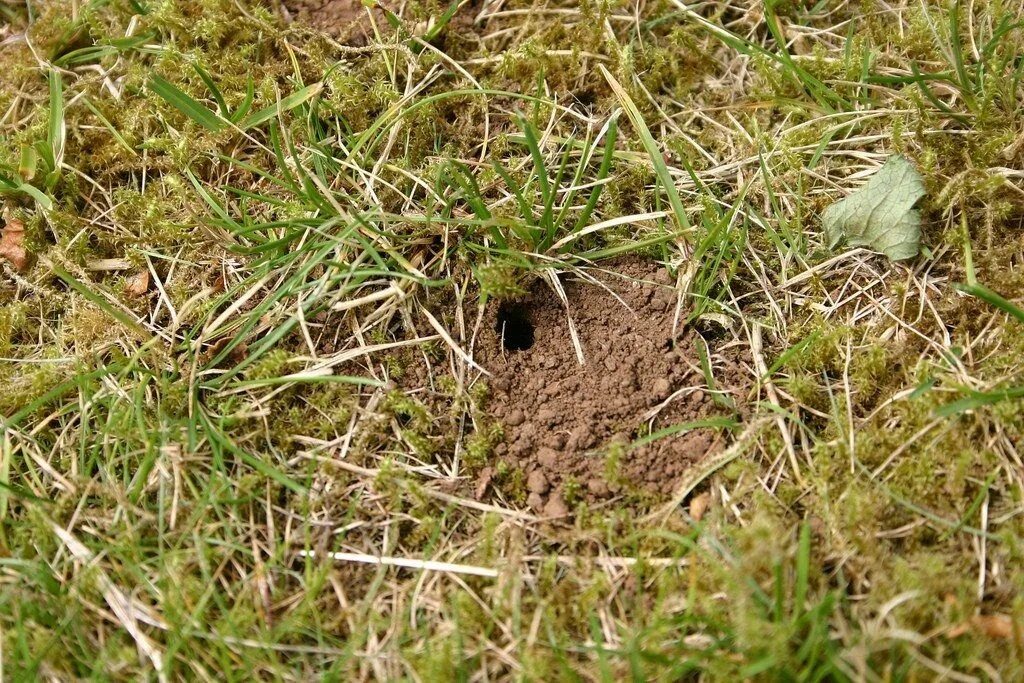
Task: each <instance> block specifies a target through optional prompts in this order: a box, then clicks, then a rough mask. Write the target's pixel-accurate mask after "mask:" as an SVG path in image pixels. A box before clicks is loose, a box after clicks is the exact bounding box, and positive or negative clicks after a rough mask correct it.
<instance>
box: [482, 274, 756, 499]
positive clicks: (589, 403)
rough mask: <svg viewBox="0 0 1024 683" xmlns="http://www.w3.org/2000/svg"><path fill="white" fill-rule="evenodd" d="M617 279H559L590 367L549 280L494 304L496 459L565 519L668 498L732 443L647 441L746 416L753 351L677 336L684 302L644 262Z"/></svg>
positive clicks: (489, 346) (490, 326)
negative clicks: (616, 503) (581, 510)
mask: <svg viewBox="0 0 1024 683" xmlns="http://www.w3.org/2000/svg"><path fill="white" fill-rule="evenodd" d="M614 271H615V272H614V273H613V274H604V275H601V276H600V279H601V281H602V284H601V285H600V286H598V285H596V284H593V283H588V282H585V281H583V280H582V279H579V278H572V277H564V279H563V286H564V289H565V293H566V296H567V299H568V304H569V308H568V312H569V313H568V314H569V315H571V317H572V320H573V323H574V324H575V328H576V331H577V336H578V338H579V341H580V345H581V348H582V351H583V355H584V360H585V363H584V364H583V365H580V363H579V361H578V360H577V354H576V351H575V348H574V345H573V342H572V339H571V336H570V331H569V323H568V315H567V310H566V307H565V305H564V304H563V303H562V302H561V300H560V299H559V298H558V297H557V296H556V295H555V293H554V292H553V291H552V289H551V287H550V286H549V285H548V284H547V283H544V282H538V283H537V284H536V285H534V287H533V288H532V290H531V292H530V294H529V296H528V297H527V298H526V299H525V300H523V301H520V302H515V303H510V302H503V303H501V302H492V303H491V304H489V306H490V309H489V310H488V320H487V324H486V329H485V330H484V331H483V332H482V334H481V338H480V339H479V340H478V343H477V347H476V349H475V356H476V358H477V360H478V361H479V362H480V363H481V364H482V365H483V366H484V367H485V368H487V369H488V370H489V371H490V372H491V373H492V374H493V377H492V379H491V381H490V386H491V387H492V393H493V396H492V398H491V401H490V403H489V406H488V407H489V411H490V412H492V414H493V415H494V416H495V417H496V418H497V419H499V420H500V422H501V423H502V425H503V432H504V441H503V442H502V443H501V444H499V445H498V446H497V447H496V449H495V452H496V455H497V456H498V458H499V459H500V460H501V461H504V467H505V469H506V470H510V471H515V470H519V471H520V472H521V473H522V475H523V476H522V477H521V479H520V481H522V482H523V483H524V485H525V489H526V495H527V496H528V503H529V505H530V506H531V507H532V508H534V509H535V510H537V511H539V512H541V513H543V514H545V515H551V516H559V515H563V514H566V513H567V512H568V511H569V509H570V507H571V506H572V505H573V504H574V503H575V502H576V501H580V500H583V501H588V502H591V503H595V502H599V501H601V500H603V499H607V498H610V497H614V496H617V495H620V494H630V495H635V496H641V497H644V498H646V499H659V498H663V497H665V496H667V495H669V494H671V493H672V492H673V491H674V490H675V488H676V485H677V484H678V482H679V481H680V479H681V478H682V477H683V476H684V475H685V474H686V473H687V471H688V470H689V469H690V468H691V467H692V466H693V465H694V464H695V463H697V462H699V461H700V460H701V459H703V458H704V457H705V456H707V455H708V454H709V453H712V452H714V451H715V450H717V449H719V448H721V447H722V446H723V445H724V444H725V442H726V439H727V436H726V432H725V430H723V429H721V428H720V427H701V428H695V429H688V430H683V431H680V432H678V433H676V434H672V435H668V436H664V437H663V438H658V439H655V440H653V441H647V442H642V441H640V440H641V439H643V438H644V436H645V435H649V434H652V433H657V432H658V430H661V429H665V428H668V427H673V426H675V425H681V424H684V423H688V422H693V421H697V420H704V419H708V418H713V417H729V416H733V417H735V418H736V420H737V421H739V420H742V417H743V414H744V412H745V411H744V408H743V402H744V399H745V397H746V395H747V392H748V390H749V388H750V386H751V379H750V378H751V371H750V370H749V366H750V363H749V360H748V352H747V351H746V347H745V345H743V344H742V343H740V342H717V343H716V341H714V340H712V339H708V340H707V341H705V339H704V338H702V337H701V336H700V334H699V333H698V332H697V331H696V330H694V329H680V330H678V334H677V335H676V336H675V337H673V318H674V315H675V306H676V300H677V295H676V290H675V288H674V286H673V284H674V279H673V278H672V277H671V276H670V275H669V273H668V272H667V271H665V270H663V269H661V268H659V267H658V266H652V264H649V263H644V262H639V261H629V262H625V263H619V264H617V265H616V266H614ZM705 344H708V346H706V347H705V346H704V345H705ZM701 350H705V352H706V358H707V361H708V363H707V364H708V366H709V367H710V368H711V370H712V378H713V380H712V381H713V384H714V388H713V389H712V387H710V386H709V385H708V381H707V379H706V372H705V370H704V369H703V367H702V360H701ZM730 406H735V409H732V408H730ZM638 441H640V442H639V443H638Z"/></svg>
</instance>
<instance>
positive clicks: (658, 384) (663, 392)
mask: <svg viewBox="0 0 1024 683" xmlns="http://www.w3.org/2000/svg"><path fill="white" fill-rule="evenodd" d="M671 388H672V385H671V384H669V381H668V380H667V379H665V378H664V377H662V378H661V379H659V380H656V381H655V382H654V395H655V396H657V397H658V399H664V398H667V397H668V393H669V389H671Z"/></svg>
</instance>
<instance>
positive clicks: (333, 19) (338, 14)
mask: <svg viewBox="0 0 1024 683" xmlns="http://www.w3.org/2000/svg"><path fill="white" fill-rule="evenodd" d="M282 5H283V7H284V9H285V11H286V12H287V15H288V17H289V18H290V19H292V20H293V21H296V22H298V23H301V24H302V25H304V26H310V27H312V28H316V29H319V30H321V31H324V32H325V33H329V34H331V35H332V36H334V37H335V38H338V39H339V40H342V41H343V42H346V43H349V44H351V45H365V44H366V42H367V38H368V37H369V36H370V35H371V33H372V31H373V28H372V26H371V24H370V19H369V15H368V14H367V11H366V7H364V6H363V3H362V2H360V0H284V2H283V3H282ZM374 12H375V14H376V16H375V19H378V20H384V14H383V13H382V12H380V10H374Z"/></svg>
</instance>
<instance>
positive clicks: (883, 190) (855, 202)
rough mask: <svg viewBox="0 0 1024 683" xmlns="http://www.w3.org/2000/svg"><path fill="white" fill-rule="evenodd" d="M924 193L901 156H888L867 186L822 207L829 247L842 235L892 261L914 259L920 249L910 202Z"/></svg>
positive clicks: (917, 176)
mask: <svg viewBox="0 0 1024 683" xmlns="http://www.w3.org/2000/svg"><path fill="white" fill-rule="evenodd" d="M923 195H924V183H923V182H922V181H921V174H920V173H918V172H917V169H916V168H914V166H913V164H911V163H910V162H909V161H907V160H906V159H905V158H904V157H902V156H894V157H891V158H890V159H889V160H888V161H887V162H885V165H884V166H882V168H881V169H880V170H879V171H878V172H877V173H875V175H873V176H871V180H869V181H868V183H867V185H865V186H864V187H862V188H861V189H859V190H857V191H856V192H854V193H853V194H852V195H850V196H849V197H847V198H846V199H843V200H841V201H838V202H836V203H835V204H833V205H832V206H830V207H828V208H827V209H825V212H824V214H822V217H821V222H822V225H823V226H824V228H825V234H826V236H827V237H828V241H829V246H830V247H832V248H835V247H836V245H838V244H839V243H840V242H842V241H843V239H844V238H845V239H846V241H847V242H848V243H849V244H850V246H853V247H867V248H869V249H873V250H875V251H878V252H881V253H883V254H885V255H886V256H888V257H889V258H891V259H892V260H893V261H902V260H903V259H909V258H914V257H915V256H917V254H918V252H919V251H920V249H921V214H920V213H919V212H918V211H917V210H916V209H914V208H913V207H914V204H915V203H917V200H918V199H920V198H921V197H922V196H923Z"/></svg>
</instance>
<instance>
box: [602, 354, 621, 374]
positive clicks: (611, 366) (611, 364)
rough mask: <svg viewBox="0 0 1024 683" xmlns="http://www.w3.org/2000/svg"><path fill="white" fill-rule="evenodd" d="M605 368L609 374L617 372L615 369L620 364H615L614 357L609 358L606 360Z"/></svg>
mask: <svg viewBox="0 0 1024 683" xmlns="http://www.w3.org/2000/svg"><path fill="white" fill-rule="evenodd" d="M604 367H605V369H606V370H607V371H608V372H615V368H617V367H619V364H618V363H617V362H615V358H614V356H607V357H606V358H605V359H604Z"/></svg>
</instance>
